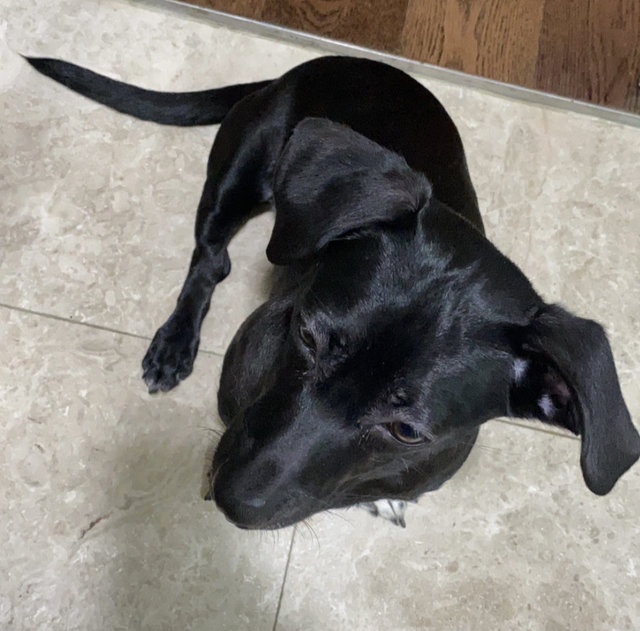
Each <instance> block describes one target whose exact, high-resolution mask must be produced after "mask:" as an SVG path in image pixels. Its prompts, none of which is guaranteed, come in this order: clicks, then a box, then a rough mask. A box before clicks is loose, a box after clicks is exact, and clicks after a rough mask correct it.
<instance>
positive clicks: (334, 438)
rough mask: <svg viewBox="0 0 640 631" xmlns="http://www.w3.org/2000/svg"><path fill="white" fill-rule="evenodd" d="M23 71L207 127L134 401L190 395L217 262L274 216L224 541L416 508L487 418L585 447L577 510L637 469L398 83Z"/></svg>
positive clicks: (604, 403) (440, 121)
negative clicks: (271, 277)
mask: <svg viewBox="0 0 640 631" xmlns="http://www.w3.org/2000/svg"><path fill="white" fill-rule="evenodd" d="M29 61H30V63H31V64H32V65H33V66H34V67H35V68H36V69H37V70H39V71H40V72H42V73H44V74H46V75H48V76H49V77H51V78H53V79H55V80H56V81H58V82H60V83H63V84H64V85H66V86H68V87H70V88H71V89H73V90H75V91H77V92H80V93H81V94H84V95H86V96H88V97H89V98H92V99H94V100H97V101H100V102H101V103H104V104H105V105H108V106H110V107H112V108H115V109H117V110H119V111H122V112H125V113H128V114H131V115H133V116H136V117H138V118H143V119H147V120H153V121H157V122H160V123H165V124H174V125H204V124H215V123H219V122H222V125H221V127H220V130H219V132H218V135H217V137H216V140H215V143H214V145H213V149H212V152H211V156H210V159H209V165H208V176H207V181H206V184H205V186H204V192H203V194H202V199H201V202H200V206H199V208H198V215H197V219H196V248H195V250H194V253H193V257H192V259H191V266H190V268H189V273H188V275H187V279H186V281H185V284H184V287H183V289H182V292H181V294H180V296H179V298H178V302H177V306H176V309H175V311H174V312H173V314H172V315H171V317H170V318H169V320H168V321H167V322H166V323H165V324H164V325H163V326H162V327H161V328H160V330H159V331H158V332H157V333H156V335H155V337H154V339H153V342H152V343H151V346H150V348H149V350H148V352H147V355H146V357H145V358H144V361H143V369H144V379H145V381H146V383H147V385H148V387H149V391H150V392H155V391H157V390H169V389H170V388H173V387H174V386H175V385H177V383H178V382H179V381H180V380H181V379H184V378H185V377H186V376H187V375H189V373H190V372H191V369H192V366H193V361H194V358H195V356H196V352H197V349H198V341H199V332H200V325H201V324H202V320H203V318H204V316H205V314H206V312H207V310H208V307H209V302H210V299H211V295H212V292H213V290H214V287H215V286H216V284H217V283H218V282H220V281H221V280H222V279H224V278H225V276H227V274H228V273H229V271H230V261H229V257H228V255H227V249H226V248H227V245H228V243H229V240H230V239H231V237H232V236H233V234H234V232H235V231H236V230H237V228H238V227H239V226H240V225H241V224H242V223H243V222H244V221H246V220H247V219H248V218H249V217H250V215H251V213H252V212H253V210H254V208H255V207H256V206H257V205H258V204H261V203H264V202H273V205H274V206H275V208H276V221H275V227H274V230H273V234H272V236H271V241H270V243H269V246H268V248H267V256H268V258H269V260H270V261H271V262H272V263H274V264H276V265H277V266H278V267H277V270H276V275H275V282H274V288H273V292H272V295H271V297H270V299H269V300H268V301H267V302H266V303H265V304H263V305H262V306H261V307H260V308H259V309H257V310H256V311H255V312H254V313H253V314H252V315H251V316H250V317H249V318H248V320H247V321H246V322H245V323H244V324H243V326H242V327H241V329H240V330H239V331H238V333H237V334H236V337H235V339H234V341H233V342H232V344H231V346H230V348H229V350H228V351H227V354H226V357H225V361H224V368H223V373H222V378H221V383H220V391H219V411H220V416H221V417H222V419H223V420H224V422H225V423H226V425H227V431H226V432H225V434H224V435H223V437H222V439H221V441H220V444H219V446H218V449H217V451H216V454H215V456H214V459H213V463H212V468H211V470H212V472H213V473H212V477H213V480H212V487H211V491H210V494H209V495H210V496H212V497H214V498H215V500H216V502H217V504H218V506H219V507H220V508H221V509H222V510H223V511H224V513H225V515H226V516H227V517H228V518H229V519H230V520H231V521H232V522H234V523H235V524H237V525H238V526H241V527H245V528H277V527H281V526H285V525H288V524H292V523H294V522H296V521H298V520H300V519H303V518H305V517H307V516H308V515H310V514H312V513H315V512H317V511H322V510H324V509H328V508H333V507H341V506H349V505H352V504H356V503H363V502H374V501H376V500H381V499H384V498H390V499H393V500H411V499H415V498H417V497H418V496H419V495H421V494H422V493H424V492H426V491H431V490H434V489H437V488H438V487H439V486H440V485H441V484H442V483H443V482H445V481H446V480H447V479H448V478H450V477H451V476H452V475H453V473H454V472H455V471H457V470H458V469H459V467H460V466H461V465H462V463H463V462H464V460H465V459H466V458H467V456H468V454H469V452H470V450H471V448H472V446H473V444H474V441H475V439H476V436H477V434H478V426H479V425H480V424H482V423H483V422H484V421H486V420H488V419H491V418H494V417H497V416H503V415H508V416H518V417H528V418H537V419H540V420H542V421H544V422H547V423H553V424H555V425H559V426H561V427H564V428H566V429H568V430H570V431H572V432H574V433H575V434H580V435H581V436H582V455H581V465H582V471H583V475H584V479H585V481H586V483H587V485H588V487H589V488H590V489H591V490H592V491H593V492H594V493H598V494H605V493H608V492H609V491H610V490H611V488H612V487H613V485H614V484H615V482H616V480H617V479H618V478H619V477H620V476H621V475H622V474H623V473H624V472H625V471H626V470H627V469H628V468H629V467H630V466H631V465H632V464H633V463H634V462H635V461H636V460H637V459H638V456H639V455H640V436H639V435H638V433H637V432H636V430H635V428H634V426H633V425H632V423H631V419H630V417H629V413H628V411H627V408H626V406H625V403H624V401H623V398H622V394H621V392H620V387H619V383H618V379H617V376H616V371H615V367H614V362H613V357H612V354H611V349H610V347H609V344H608V342H607V339H606V337H605V333H604V331H603V329H602V328H601V327H600V326H599V325H598V324H596V323H595V322H592V321H590V320H584V319H581V318H578V317H576V316H573V315H571V314H569V313H567V312H566V311H565V310H564V309H562V308H561V307H558V306H555V305H549V304H546V303H545V302H544V301H543V300H542V299H541V298H540V296H539V295H538V294H537V293H536V292H535V291H534V289H533V288H532V286H531V284H530V283H529V281H528V280H527V279H526V278H525V276H524V275H523V274H522V272H521V271H520V270H519V269H518V268H517V267H516V266H515V265H514V264H513V263H512V262H511V261H509V260H508V259H507V258H505V257H504V256H503V255H502V254H501V253H500V252H498V250H496V248H495V247H494V246H493V245H491V243H490V242H489V241H488V240H487V239H486V238H485V236H484V231H483V227H482V221H481V218H480V213H479V210H478V205H477V200H476V195H475V192H474V189H473V186H472V184H471V181H470V179H469V174H468V172H467V167H466V163H465V157H464V152H463V148H462V144H461V141H460V137H459V135H458V133H457V130H456V128H455V126H454V124H453V122H452V121H451V119H450V118H449V116H448V115H447V113H446V112H445V110H444V109H443V107H442V106H441V105H440V103H439V102H438V101H437V100H436V99H435V97H434V96H433V95H432V94H430V93H429V92H428V91H427V90H426V89H425V88H423V87H422V86H421V85H420V84H419V83H417V82H416V81H414V80H413V79H412V78H410V77H409V76H407V75H406V74H404V73H403V72H401V71H399V70H397V69H394V68H392V67H390V66H387V65H384V64H380V63H376V62H372V61H367V60H364V59H355V58H344V57H327V58H321V59H316V60H314V61H311V62H309V63H305V64H303V65H301V66H298V67H297V68H294V69H293V70H291V71H290V72H288V73H287V74H285V75H284V76H283V77H281V78H280V79H276V80H274V81H265V82H261V83H253V84H245V85H236V86H230V87H227V88H221V89H214V90H208V91H203V92H193V93H185V94H167V93H157V92H151V91H147V90H142V89H139V88H136V87H133V86H128V85H125V84H122V83H119V82H116V81H112V80H110V79H107V78H105V77H101V76H99V75H96V74H94V73H92V72H90V71H88V70H85V69H82V68H79V67H77V66H73V65H71V64H67V63H65V62H60V61H54V60H46V59H30V60H29ZM392 506H393V505H392ZM397 520H398V521H400V520H401V516H398V517H397Z"/></svg>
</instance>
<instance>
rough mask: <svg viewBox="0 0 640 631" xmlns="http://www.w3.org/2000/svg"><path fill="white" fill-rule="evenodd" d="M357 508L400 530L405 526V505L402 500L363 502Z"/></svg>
mask: <svg viewBox="0 0 640 631" xmlns="http://www.w3.org/2000/svg"><path fill="white" fill-rule="evenodd" d="M359 506H362V508H364V509H365V510H367V511H369V512H370V513H371V514H372V515H373V516H374V517H382V518H383V519H387V520H388V521H390V522H391V523H392V524H394V525H396V526H401V527H402V528H406V526H407V524H406V522H405V520H404V514H405V511H406V510H407V503H406V502H405V501H404V500H377V501H376V502H363V503H362V504H359Z"/></svg>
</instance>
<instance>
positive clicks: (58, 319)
mask: <svg viewBox="0 0 640 631" xmlns="http://www.w3.org/2000/svg"><path fill="white" fill-rule="evenodd" d="M0 308H1V309H7V310H8V311H18V312H19V313H24V314H26V315H33V316H38V317H41V318H46V319H48V320H55V321H56V322H63V323H64V324H72V325H73V324H77V325H80V326H85V327H87V328H89V329H95V330H97V331H105V332H106V333H114V334H116V335H124V336H125V337H132V338H135V339H137V340H145V341H147V342H150V341H151V338H150V337H147V336H146V335H140V334H138V333H131V332H130V331H121V330H120V329H114V328H111V327H109V326H104V325H103V324H93V323H92V322H82V321H81V320H70V319H69V318H65V317H63V316H59V315H56V314H55V313H46V312H45V311H36V310H35V309H26V308H25V307H17V306H15V305H8V304H6V303H4V302H0ZM198 352H199V353H204V354H205V355H215V356H216V357H221V358H222V357H224V353H219V352H218V351H209V350H206V349H200V350H199V351H198Z"/></svg>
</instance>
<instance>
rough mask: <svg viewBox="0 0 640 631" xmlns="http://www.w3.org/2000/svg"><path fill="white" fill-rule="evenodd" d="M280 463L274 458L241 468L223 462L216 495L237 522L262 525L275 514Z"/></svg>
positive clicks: (227, 515)
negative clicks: (277, 464) (258, 464)
mask: <svg viewBox="0 0 640 631" xmlns="http://www.w3.org/2000/svg"><path fill="white" fill-rule="evenodd" d="M276 478H277V467H276V465H275V464H274V463H272V462H267V463H264V464H263V465H262V466H259V467H258V466H251V465H246V464H245V466H244V467H242V468H235V467H233V466H223V467H222V468H221V470H220V471H219V472H218V475H217V476H216V480H215V484H214V487H213V493H212V495H213V499H215V501H216V504H217V505H218V507H219V508H220V509H221V510H222V512H223V513H224V514H225V515H226V517H227V519H229V520H230V521H231V522H233V523H234V524H236V525H240V526H245V527H249V528H260V527H261V526H264V525H265V524H266V523H267V522H268V521H269V519H270V518H271V517H272V514H271V513H272V512H273V510H272V509H273V506H271V505H272V504H273V503H274V502H275V496H276V495H277V493H276V492H275V490H274V487H276V486H277V485H276V483H275V480H276Z"/></svg>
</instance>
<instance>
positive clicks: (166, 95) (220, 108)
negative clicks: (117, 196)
mask: <svg viewBox="0 0 640 631" xmlns="http://www.w3.org/2000/svg"><path fill="white" fill-rule="evenodd" d="M25 59H26V60H27V61H28V62H29V63H30V64H31V65H32V66H33V67H34V68H35V69H36V70H37V71H38V72H40V73H42V74H43V75H46V76H47V77H49V78H51V79H53V80H54V81H57V82H58V83H61V84H62V85H64V86H66V87H67V88H69V89H70V90H73V91H74V92H77V93H78V94H82V95H83V96H86V97H87V98H90V99H91V100H93V101H97V102H98V103H102V104H103V105H106V106H107V107H110V108H112V109H114V110H117V111H118V112H122V113H123V114H129V115H130V116H134V117H135V118H140V119H142V120H146V121H153V122H155V123H160V124H162V125H178V126H181V127H192V126H195V125H216V124H217V123H220V122H221V121H222V119H223V118H224V117H225V115H226V114H227V112H228V111H229V110H230V109H231V108H232V107H233V106H234V105H235V104H236V103H237V102H238V101H240V100H241V99H242V98H244V97H245V96H247V95H248V94H251V93H252V92H255V91H256V90H260V89H261V88H264V87H265V86H267V85H269V83H271V81H258V82H256V83H242V84H237V85H230V86H227V87H223V88H214V89H211V90H202V91H199V92H156V91H154V90H145V89H143V88H138V87H136V86H133V85H129V84H128V83H123V82H121V81H115V80H114V79H109V78H108V77H105V76H103V75H100V74H97V73H95V72H92V71H91V70H87V69H86V68H82V67H80V66H76V65H75V64H72V63H69V62H67V61H61V60H59V59H47V58H44V57H25Z"/></svg>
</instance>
